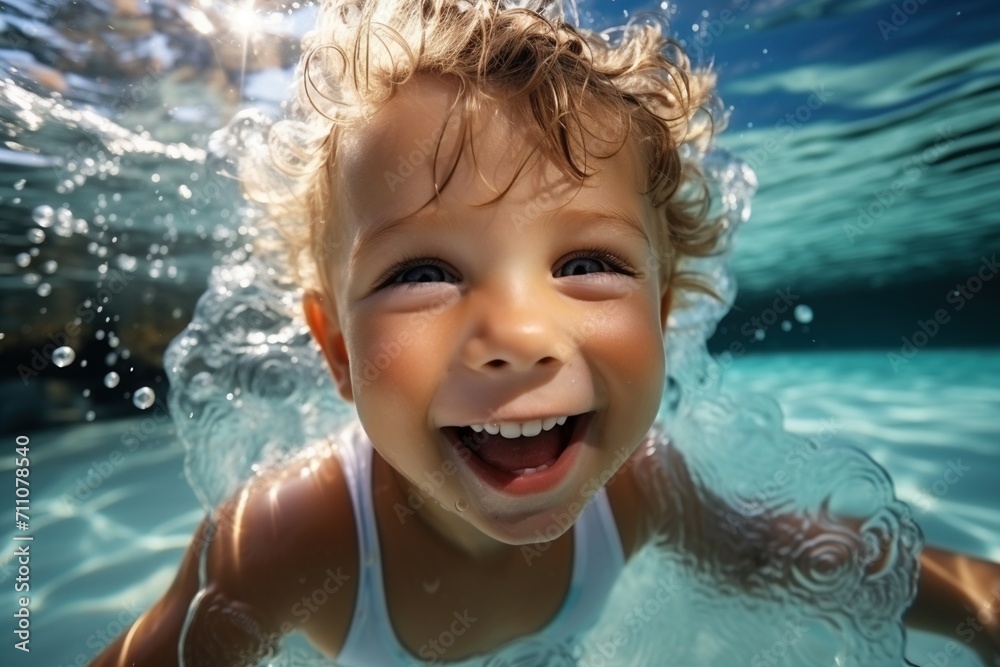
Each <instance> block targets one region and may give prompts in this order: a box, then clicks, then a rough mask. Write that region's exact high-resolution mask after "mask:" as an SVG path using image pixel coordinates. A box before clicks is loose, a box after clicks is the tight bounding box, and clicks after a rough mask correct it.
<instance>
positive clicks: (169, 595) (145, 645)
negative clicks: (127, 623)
mask: <svg viewBox="0 0 1000 667" xmlns="http://www.w3.org/2000/svg"><path fill="white" fill-rule="evenodd" d="M208 526H209V522H208V520H206V521H204V522H202V524H201V526H199V527H198V530H197V531H196V533H195V536H194V539H193V540H192V542H191V546H190V547H189V548H188V550H187V553H186V554H185V555H184V559H183V561H182V562H181V566H180V570H179V572H178V573H177V577H176V578H175V579H174V582H173V584H172V585H171V586H170V588H169V589H168V590H167V592H166V594H165V595H164V596H163V597H162V598H160V600H159V601H157V602H156V603H155V604H154V605H153V606H152V607H150V609H149V610H147V611H146V613H144V614H143V615H142V616H140V617H139V619H138V620H137V621H136V622H135V623H134V624H133V625H132V627H131V628H130V629H129V630H128V631H126V632H123V633H122V634H121V635H119V637H118V638H117V639H116V640H115V642H114V643H112V644H111V645H110V646H109V647H108V648H107V649H106V650H105V651H104V652H103V653H102V654H101V655H99V656H98V657H97V658H96V659H95V660H94V662H92V663H91V667H126V666H131V665H142V666H143V667H177V665H179V664H180V661H179V660H178V645H179V640H180V635H181V630H182V628H183V626H184V622H185V619H186V618H187V615H188V609H189V608H190V605H191V601H192V600H193V599H194V597H195V595H196V594H197V593H198V589H199V578H198V569H199V561H200V559H201V554H202V547H203V545H204V544H205V540H206V539H207V535H208V532H209V528H208ZM210 595H211V597H214V598H216V599H214V600H209V599H203V600H202V603H203V604H206V603H207V604H208V605H211V606H214V607H215V608H216V609H219V608H220V598H219V596H218V595H217V593H213V594H210ZM243 606H244V607H246V605H243ZM200 608H201V607H200V606H199V609H200ZM240 611H241V612H242V613H243V614H244V615H246V616H247V617H249V616H250V614H248V613H247V612H248V611H249V610H248V609H246V608H244V609H241V610H240ZM258 627H262V628H263V627H266V626H261V625H259V623H258ZM216 633H217V634H216ZM213 634H216V637H217V639H216V640H215V641H206V640H205V638H206V637H208V636H212V635H213ZM266 637H267V633H265V632H258V633H253V632H250V633H247V632H240V631H236V628H235V627H234V626H231V625H230V626H229V627H226V626H225V625H223V624H220V623H212V622H211V621H209V622H207V623H206V622H204V621H201V622H196V623H193V624H192V626H191V627H190V629H189V636H188V639H187V641H186V642H185V665H188V666H189V667H202V666H204V667H208V666H209V665H213V666H216V665H217V666H222V665H226V666H233V667H235V666H237V665H239V666H241V667H242V666H243V665H255V664H257V658H259V657H260V656H263V655H264V653H266V652H267V651H268V650H269V649H271V648H272V646H271V645H270V644H269V643H267V642H266V641H263V640H264V638H266ZM255 656H256V657H255Z"/></svg>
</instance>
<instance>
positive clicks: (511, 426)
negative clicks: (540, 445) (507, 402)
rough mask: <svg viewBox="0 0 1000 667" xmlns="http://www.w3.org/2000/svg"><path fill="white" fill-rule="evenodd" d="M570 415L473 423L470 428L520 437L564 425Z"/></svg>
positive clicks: (508, 436)
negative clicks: (529, 419)
mask: <svg viewBox="0 0 1000 667" xmlns="http://www.w3.org/2000/svg"><path fill="white" fill-rule="evenodd" d="M566 419H568V417H565V416H563V417H549V418H548V419H533V420H532V421H530V422H490V423H487V424H471V425H470V428H471V429H472V430H473V431H475V432H476V433H482V432H483V431H486V432H487V433H489V434H490V435H496V434H497V433H499V434H500V435H502V436H503V437H505V438H520V437H521V436H522V435H526V436H529V437H530V436H533V435H538V434H539V433H541V432H542V431H548V430H550V429H551V428H552V427H554V426H555V425H556V424H559V425H560V426H562V425H563V424H565V423H566Z"/></svg>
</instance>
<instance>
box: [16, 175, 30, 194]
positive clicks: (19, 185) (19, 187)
mask: <svg viewBox="0 0 1000 667" xmlns="http://www.w3.org/2000/svg"><path fill="white" fill-rule="evenodd" d="M27 182H28V179H26V178H22V179H21V180H19V181H18V182H17V183H15V184H14V189H15V190H17V191H18V192H20V191H21V190H23V189H24V185H25V183H27Z"/></svg>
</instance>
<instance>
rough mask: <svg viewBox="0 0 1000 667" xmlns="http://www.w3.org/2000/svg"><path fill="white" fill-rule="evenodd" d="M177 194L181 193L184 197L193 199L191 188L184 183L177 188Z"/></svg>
mask: <svg viewBox="0 0 1000 667" xmlns="http://www.w3.org/2000/svg"><path fill="white" fill-rule="evenodd" d="M177 194H179V195H180V196H181V198H182V199H191V197H192V192H191V188H189V187H188V186H186V185H184V184H183V183H182V184H181V185H180V187H178V188H177Z"/></svg>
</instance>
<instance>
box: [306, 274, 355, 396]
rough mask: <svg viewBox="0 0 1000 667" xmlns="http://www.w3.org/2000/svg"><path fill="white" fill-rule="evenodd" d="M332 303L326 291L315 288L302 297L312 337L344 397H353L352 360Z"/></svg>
mask: <svg viewBox="0 0 1000 667" xmlns="http://www.w3.org/2000/svg"><path fill="white" fill-rule="evenodd" d="M330 306H331V307H328V306H327V304H326V303H325V302H324V298H323V295H322V294H320V293H319V292H317V291H316V290H308V291H306V293H305V295H304V296H303V297H302V307H303V309H304V310H305V315H306V322H307V323H308V324H309V330H310V331H312V335H313V338H315V339H316V342H317V343H319V346H320V348H322V350H323V356H324V357H326V362H327V363H328V364H329V365H330V371H331V372H332V373H333V381H334V384H336V385H337V391H338V392H340V396H341V398H343V399H344V400H345V401H353V400H354V388H353V386H352V385H351V364H350V361H349V360H348V358H347V346H346V345H345V344H344V334H343V332H342V331H341V330H340V322H339V321H338V319H337V312H336V307H335V304H330Z"/></svg>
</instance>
